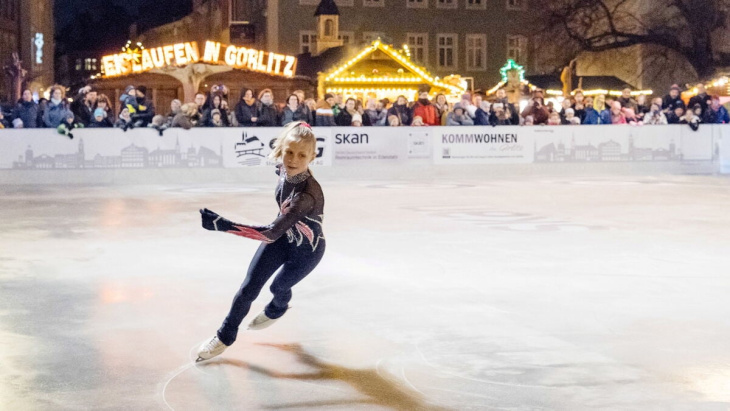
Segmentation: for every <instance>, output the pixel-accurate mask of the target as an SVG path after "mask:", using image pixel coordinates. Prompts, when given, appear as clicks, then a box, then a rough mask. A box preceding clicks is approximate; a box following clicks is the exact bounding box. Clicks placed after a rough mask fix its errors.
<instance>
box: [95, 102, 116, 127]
mask: <svg viewBox="0 0 730 411" xmlns="http://www.w3.org/2000/svg"><path fill="white" fill-rule="evenodd" d="M96 108H100V109H102V110H104V113H105V115H104V121H106V122H107V123H108V124H109V127H114V120H115V119H114V112H113V111H112V102H111V100H109V97H107V95H106V94H99V96H98V97H97V98H96Z"/></svg>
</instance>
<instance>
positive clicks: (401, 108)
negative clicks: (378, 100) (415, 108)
mask: <svg viewBox="0 0 730 411" xmlns="http://www.w3.org/2000/svg"><path fill="white" fill-rule="evenodd" d="M391 115H393V116H397V117H398V119H399V120H400V123H401V125H404V126H410V125H411V121H412V120H413V113H412V112H411V109H410V108H408V100H407V99H406V97H405V96H398V98H397V99H396V101H395V103H394V104H393V107H391V108H390V109H389V110H388V116H391Z"/></svg>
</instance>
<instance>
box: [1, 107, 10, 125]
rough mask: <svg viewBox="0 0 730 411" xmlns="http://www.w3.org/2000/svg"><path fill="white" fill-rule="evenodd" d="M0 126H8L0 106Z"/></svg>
mask: <svg viewBox="0 0 730 411" xmlns="http://www.w3.org/2000/svg"><path fill="white" fill-rule="evenodd" d="M0 128H10V123H9V122H8V120H7V119H6V118H5V113H3V110H2V108H0Z"/></svg>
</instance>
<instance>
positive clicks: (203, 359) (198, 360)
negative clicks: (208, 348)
mask: <svg viewBox="0 0 730 411" xmlns="http://www.w3.org/2000/svg"><path fill="white" fill-rule="evenodd" d="M201 361H205V358H203V357H198V359H197V360H195V362H201Z"/></svg>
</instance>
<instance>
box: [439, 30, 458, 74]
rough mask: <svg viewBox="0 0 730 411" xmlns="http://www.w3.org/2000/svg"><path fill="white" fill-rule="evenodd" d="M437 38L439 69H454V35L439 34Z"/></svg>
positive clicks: (455, 38)
mask: <svg viewBox="0 0 730 411" xmlns="http://www.w3.org/2000/svg"><path fill="white" fill-rule="evenodd" d="M437 38H438V66H439V68H450V69H453V68H456V40H457V37H456V34H439V35H438V36H437Z"/></svg>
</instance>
